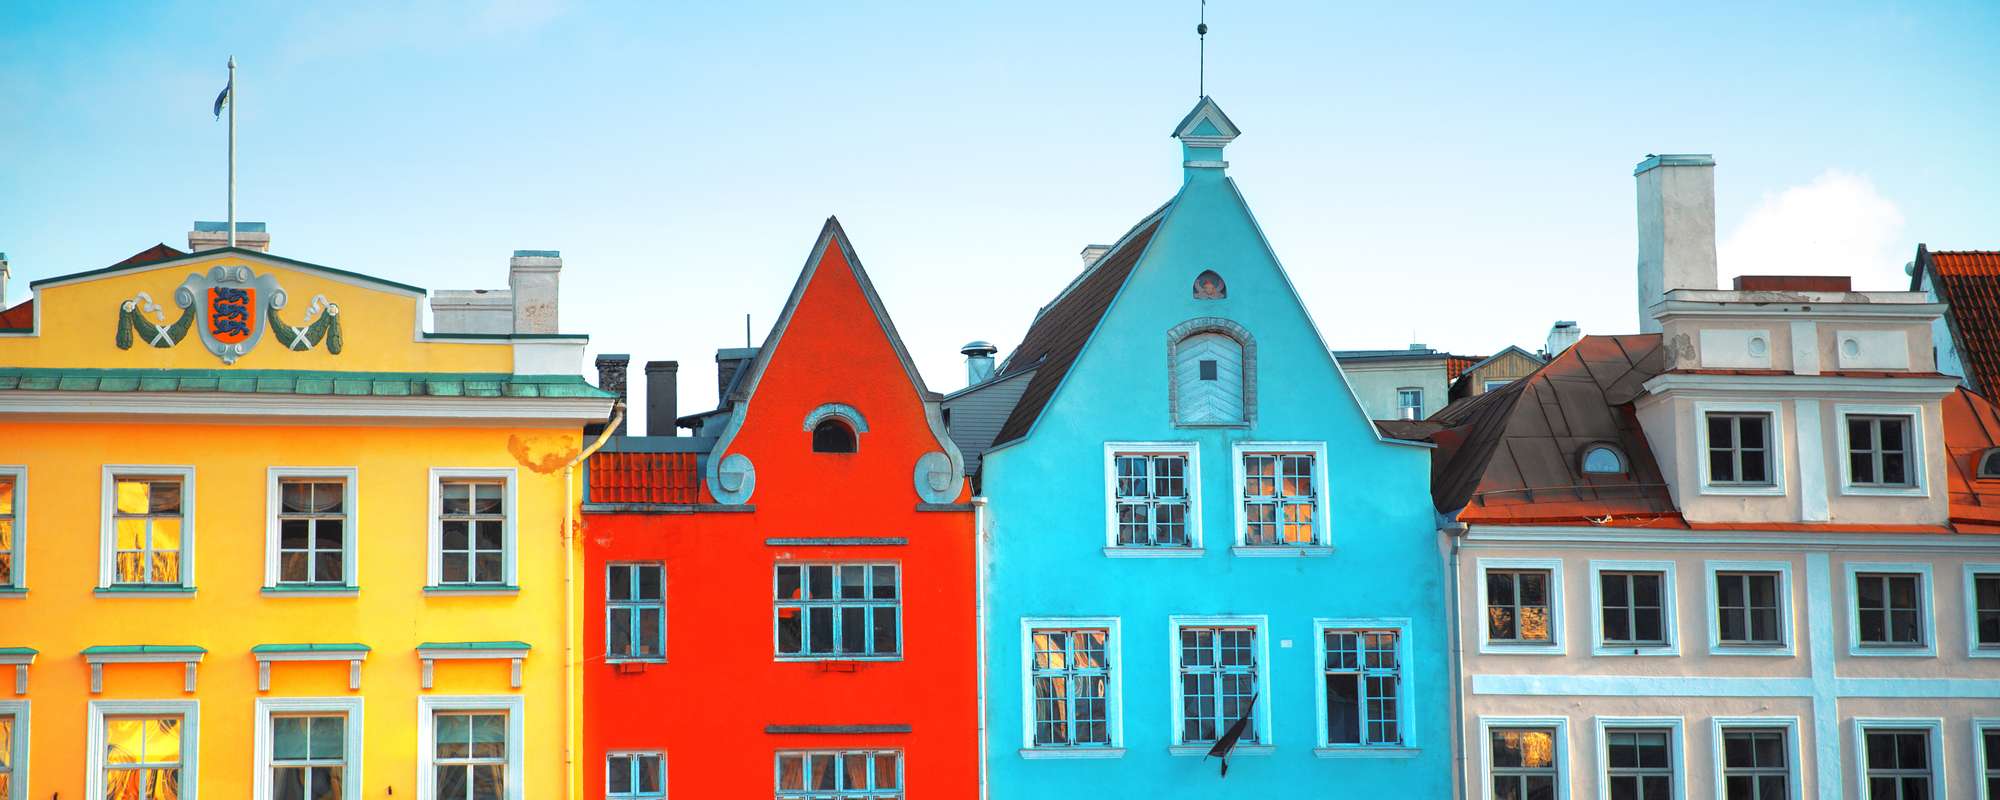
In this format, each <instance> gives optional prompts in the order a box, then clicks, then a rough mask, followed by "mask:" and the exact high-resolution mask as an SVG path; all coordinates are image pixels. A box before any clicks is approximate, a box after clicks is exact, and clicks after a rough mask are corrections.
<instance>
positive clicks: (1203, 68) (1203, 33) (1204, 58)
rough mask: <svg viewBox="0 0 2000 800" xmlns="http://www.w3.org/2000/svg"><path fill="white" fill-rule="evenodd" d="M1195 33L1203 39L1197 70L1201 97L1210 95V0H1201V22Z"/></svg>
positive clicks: (1198, 89)
mask: <svg viewBox="0 0 2000 800" xmlns="http://www.w3.org/2000/svg"><path fill="white" fill-rule="evenodd" d="M1194 33H1195V36H1196V37H1197V38H1199V39H1200V40H1201V57H1200V58H1199V59H1198V61H1199V66H1198V67H1196V71H1195V88H1196V90H1197V94H1198V95H1199V96H1201V97H1207V96H1208V0H1201V23H1200V24H1198V25H1196V26H1194Z"/></svg>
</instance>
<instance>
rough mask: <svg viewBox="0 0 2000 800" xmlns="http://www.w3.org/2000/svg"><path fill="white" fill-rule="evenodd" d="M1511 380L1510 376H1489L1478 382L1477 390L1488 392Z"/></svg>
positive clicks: (1511, 381)
mask: <svg viewBox="0 0 2000 800" xmlns="http://www.w3.org/2000/svg"><path fill="white" fill-rule="evenodd" d="M1513 382H1514V380H1513V379H1512V378H1491V379H1488V380H1484V381H1481V382H1480V384H1479V386H1480V389H1479V391H1480V392H1482V393H1484V392H1490V391H1493V390H1494V389H1498V388H1500V387H1503V386H1506V385H1507V384H1510V383H1513Z"/></svg>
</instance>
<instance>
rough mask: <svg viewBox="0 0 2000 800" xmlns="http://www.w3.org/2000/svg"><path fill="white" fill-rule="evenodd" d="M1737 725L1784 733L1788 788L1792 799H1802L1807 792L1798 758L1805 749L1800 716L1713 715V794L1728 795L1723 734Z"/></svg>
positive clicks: (1710, 726)
mask: <svg viewBox="0 0 2000 800" xmlns="http://www.w3.org/2000/svg"><path fill="white" fill-rule="evenodd" d="M1736 728H1753V729H1762V730H1770V729H1774V728H1775V729H1779V730H1783V731H1784V732H1785V773H1786V774H1785V788H1786V789H1789V790H1790V793H1791V800H1802V798H1803V797H1804V795H1803V794H1802V793H1803V792H1804V791H1805V788H1804V786H1803V783H1804V776H1805V768H1804V765H1803V764H1802V763H1801V761H1800V760H1799V756H1800V754H1801V753H1802V752H1804V751H1803V750H1802V749H1801V745H1800V743H1799V718H1798V717H1710V718H1709V743H1710V744H1711V745H1713V750H1714V752H1713V753H1711V754H1710V755H1711V760H1710V764H1711V765H1712V770H1711V773H1712V774H1713V775H1714V776H1715V794H1714V795H1713V796H1714V797H1718V798H1721V797H1727V796H1729V793H1728V788H1729V787H1728V784H1727V782H1726V780H1725V779H1726V778H1727V777H1728V776H1727V775H1725V774H1724V773H1725V771H1726V770H1727V767H1726V766H1725V765H1726V764H1727V763H1728V762H1727V761H1726V760H1725V759H1726V755H1725V753H1724V751H1723V734H1725V733H1728V732H1729V731H1730V730H1733V729H1736Z"/></svg>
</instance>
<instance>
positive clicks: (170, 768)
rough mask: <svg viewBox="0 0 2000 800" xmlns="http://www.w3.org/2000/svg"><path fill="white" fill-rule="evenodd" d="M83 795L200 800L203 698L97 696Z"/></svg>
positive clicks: (93, 702) (91, 715)
mask: <svg viewBox="0 0 2000 800" xmlns="http://www.w3.org/2000/svg"><path fill="white" fill-rule="evenodd" d="M86 735H87V736H88V746H89V748H90V749H88V750H86V751H85V753H87V754H88V755H87V758H88V759H89V770H90V771H89V773H88V774H87V775H86V776H85V781H86V784H85V788H84V793H83V794H84V796H85V797H119V798H124V797H132V798H147V799H148V800H152V799H153V798H159V799H160V800H165V798H173V800H198V798H197V797H196V794H197V793H198V792H199V790H200V789H201V781H200V780H199V775H198V774H197V767H199V766H200V754H201V703H200V701H197V700H93V701H91V703H90V722H89V728H88V731H87V733H86Z"/></svg>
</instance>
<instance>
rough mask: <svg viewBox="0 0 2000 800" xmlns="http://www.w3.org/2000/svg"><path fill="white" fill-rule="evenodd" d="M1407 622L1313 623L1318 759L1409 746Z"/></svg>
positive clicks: (1376, 620)
mask: <svg viewBox="0 0 2000 800" xmlns="http://www.w3.org/2000/svg"><path fill="white" fill-rule="evenodd" d="M1409 627H1410V624H1409V620H1407V619H1318V620H1314V621H1313V635H1314V638H1315V639H1317V640H1318V641H1319V652H1318V656H1319V668H1320V676H1319V681H1318V683H1317V685H1316V687H1315V688H1316V689H1317V691H1316V692H1315V694H1316V699H1317V700H1318V701H1319V702H1318V705H1319V714H1317V715H1316V716H1317V717H1318V719H1319V740H1318V741H1319V744H1318V750H1317V751H1316V752H1317V754H1319V755H1337V754H1342V753H1362V752H1365V751H1381V750H1384V749H1402V748H1408V747H1410V741H1409V736H1410V732H1411V731H1412V730H1414V728H1412V727H1411V722H1410V698H1411V697H1412V696H1413V695H1412V693H1411V689H1410V684H1409V663H1410V642H1409Z"/></svg>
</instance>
